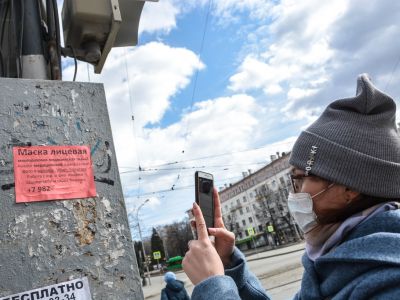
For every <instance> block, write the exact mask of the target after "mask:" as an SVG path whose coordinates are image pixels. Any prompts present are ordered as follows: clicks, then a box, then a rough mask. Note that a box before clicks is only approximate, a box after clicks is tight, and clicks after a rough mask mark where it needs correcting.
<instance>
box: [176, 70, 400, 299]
mask: <svg viewBox="0 0 400 300" xmlns="http://www.w3.org/2000/svg"><path fill="white" fill-rule="evenodd" d="M337 88H340V86H338V87H337ZM289 163H290V164H291V165H292V166H293V170H292V174H291V179H292V184H293V190H292V192H291V193H289V196H288V205H289V210H290V211H291V213H292V215H293V217H294V218H295V220H296V221H297V223H298V225H299V226H300V228H301V229H302V230H303V232H304V234H305V235H304V236H305V242H306V251H305V254H304V256H303V260H302V262H303V266H304V273H303V279H302V282H301V288H300V291H299V292H298V293H297V294H296V295H295V297H294V299H296V300H300V299H301V300H305V299H336V300H349V299H350V300H366V299H400V254H399V249H400V209H399V208H400V204H399V203H400V135H399V129H398V128H397V124H396V103H395V101H394V100H393V99H392V98H391V97H390V96H388V95H386V94H385V93H383V92H382V91H380V90H378V89H377V88H375V87H374V85H373V84H372V82H371V81H370V79H369V77H368V76H367V75H366V74H362V75H361V76H359V78H358V80H357V90H356V96H355V97H350V98H344V99H339V100H336V101H334V102H332V103H331V104H330V105H329V106H328V107H327V108H326V110H325V111H324V112H323V113H322V115H321V116H320V117H319V118H318V119H317V120H316V121H315V122H314V123H313V124H312V125H311V126H310V127H308V128H307V129H306V130H305V131H303V132H302V133H301V134H300V136H299V138H298V139H297V141H296V143H295V145H294V147H293V150H292V153H291V157H290V161H289ZM214 196H215V210H214V216H215V219H214V223H215V227H216V228H209V229H208V232H207V228H206V225H205V221H204V218H203V215H202V212H201V210H200V208H199V206H198V205H197V204H196V203H194V205H193V213H194V216H195V219H196V227H197V234H198V236H199V238H198V240H197V241H192V242H191V243H190V245H189V251H188V252H187V253H186V255H185V259H184V260H183V269H184V270H185V272H186V274H187V275H188V277H189V278H190V280H191V281H192V282H193V283H194V284H195V285H196V286H195V288H194V290H193V293H192V299H199V300H203V299H207V300H214V299H215V300H219V299H230V300H234V299H249V300H261V299H262V300H264V299H270V297H269V296H268V294H267V293H266V291H265V290H264V288H263V287H262V285H261V283H260V282H259V281H258V279H257V278H256V276H254V275H253V274H252V273H251V272H250V271H249V270H248V268H247V263H246V259H245V257H244V255H243V254H242V253H241V252H240V251H239V249H237V248H235V236H234V234H233V233H232V232H229V231H228V230H226V228H225V226H224V223H223V219H222V215H221V204H220V201H219V197H218V192H217V191H216V190H215V189H214ZM208 234H210V235H213V236H215V243H214V244H212V243H211V241H210V239H209V236H208Z"/></svg>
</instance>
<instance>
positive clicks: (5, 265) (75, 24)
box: [0, 0, 146, 300]
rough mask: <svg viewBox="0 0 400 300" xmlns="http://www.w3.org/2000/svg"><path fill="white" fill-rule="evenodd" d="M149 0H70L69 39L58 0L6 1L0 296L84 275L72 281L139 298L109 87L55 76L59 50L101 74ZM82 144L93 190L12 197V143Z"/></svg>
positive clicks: (1, 66) (1, 41)
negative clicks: (73, 195)
mask: <svg viewBox="0 0 400 300" xmlns="http://www.w3.org/2000/svg"><path fill="white" fill-rule="evenodd" d="M145 1H146V0H144V1H130V0H65V1H64V8H63V25H64V33H68V35H67V34H64V36H65V37H66V38H65V45H66V47H65V48H61V44H60V24H59V23H60V22H59V20H58V9H57V0H1V1H0V24H1V29H0V90H1V93H0V110H1V112H2V113H1V115H2V116H1V118H0V129H1V130H0V188H1V189H0V200H1V210H0V298H2V297H6V296H9V295H13V294H18V293H21V292H25V291H32V290H35V289H39V288H43V287H46V286H51V285H54V284H62V283H63V282H67V281H72V280H78V281H79V279H80V278H82V277H86V278H87V281H86V279H85V280H82V281H79V282H78V284H77V285H76V286H75V287H76V288H78V289H79V288H80V286H81V284H83V283H82V282H85V284H88V286H89V289H90V293H91V296H92V299H101V300H102V299H104V300H106V299H107V300H109V299H113V300H126V299H138V300H140V299H143V292H142V289H141V280H140V276H139V272H138V267H137V262H136V255H135V252H134V249H133V244H132V238H131V233H130V228H129V223H128V218H127V213H126V207H125V202H124V197H123V193H122V187H121V182H120V177H119V170H118V166H117V161H116V157H115V147H114V143H113V138H112V133H111V126H110V122H109V116H108V111H107V104H106V98H105V92H104V87H103V85H102V84H96V83H76V82H62V81H59V80H60V79H61V53H63V55H67V56H68V55H70V56H72V57H74V58H75V62H76V59H80V60H83V61H87V60H85V59H88V58H90V59H91V61H90V63H92V64H93V65H94V67H95V70H96V72H98V73H99V72H101V69H102V66H103V64H104V62H105V60H106V57H107V54H108V53H109V51H110V50H111V48H112V47H114V46H126V45H128V44H129V45H131V46H133V45H136V43H137V34H138V33H137V31H138V25H139V19H140V14H141V11H142V8H143V5H144V2H145ZM91 45H96V46H97V48H96V51H97V52H96V53H98V54H99V55H100V56H99V57H95V59H94V56H93V55H91V53H90V51H89V50H90V49H91V48H90V47H91ZM88 49H89V50H88ZM88 51H89V52H88ZM1 77H2V78H1ZM21 78H25V79H24V80H21ZM27 78H29V79H27ZM46 79H54V81H49V80H46ZM56 80H57V81H56ZM81 145H87V146H89V149H90V158H91V162H92V166H91V167H92V169H93V174H94V181H95V187H96V193H97V195H95V196H94V197H89V198H78V199H69V198H68V197H66V198H65V199H68V200H54V199H49V200H52V201H46V202H29V203H16V188H17V186H18V184H17V186H16V180H15V178H14V173H15V165H14V161H13V148H14V147H16V146H23V147H28V148H27V149H29V147H30V146H81ZM33 167H34V168H36V167H35V166H34V165H33ZM49 168H51V167H49ZM61 169H62V168H61ZM57 172H59V174H61V175H65V174H63V172H64V171H57ZM57 176H58V174H57ZM90 180H93V178H90ZM70 186H73V184H70ZM66 188H68V186H66ZM86 282H87V283H86ZM69 287H71V286H70V285H69ZM73 287H74V286H73V285H72V288H73ZM59 292H60V291H59ZM36 293H37V294H36ZM60 293H61V292H60ZM28 294H29V293H28ZM30 295H33V296H32V297H33V298H35V297H36V298H37V299H39V298H45V296H46V295H47V296H53V295H55V294H53V290H51V294H50V292H49V290H42V291H41V292H40V294H39V292H33V294H30ZM35 295H36V296H35ZM19 297H20V296H13V297H12V299H14V298H15V299H17V298H18V299H19ZM74 297H75V296H74ZM22 298H26V296H25V297H21V299H22ZM33 298H32V299H33ZM36 298H35V299H36ZM55 298H60V299H61V297H55ZM55 298H54V299H55ZM46 299H47V298H46ZM50 299H51V298H50ZM63 299H64V298H63ZM68 299H70V298H69V296H68ZM71 299H72V298H71ZM74 299H75V298H74ZM80 299H83V298H79V300H80ZM77 300H78V299H77ZM84 300H87V298H86V297H85V299H84Z"/></svg>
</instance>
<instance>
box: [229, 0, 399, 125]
mask: <svg viewBox="0 0 400 300" xmlns="http://www.w3.org/2000/svg"><path fill="white" fill-rule="evenodd" d="M399 7H400V5H399V3H397V2H396V3H394V2H390V1H383V2H382V1H371V2H369V3H368V4H366V3H364V2H361V1H353V2H349V1H344V0H341V1H331V2H321V1H317V0H307V1H302V2H301V4H300V3H299V2H298V1H293V0H284V1H281V2H280V3H278V4H277V5H275V6H274V7H273V8H272V9H271V10H270V12H269V17H270V19H269V21H270V22H271V23H270V24H269V25H267V27H268V34H269V35H270V39H269V40H268V41H267V42H269V43H268V44H264V47H265V48H264V51H261V52H260V51H259V53H260V54H258V52H250V53H248V55H247V56H246V57H245V59H244V60H243V62H242V63H241V64H240V66H239V68H238V71H237V73H236V74H234V75H232V76H231V78H230V86H229V87H230V89H231V90H233V91H240V92H253V91H257V90H260V91H263V92H264V93H265V94H267V95H277V94H279V96H280V99H281V101H282V100H283V99H284V100H285V102H286V103H285V105H284V107H283V109H282V112H284V113H285V115H286V118H287V119H288V118H291V119H293V118H295V119H300V118H305V119H306V121H307V120H309V119H312V118H314V117H315V114H316V113H318V112H320V111H321V107H323V106H325V105H326V104H327V103H328V102H330V101H332V100H334V99H336V98H340V97H344V96H351V95H352V94H353V93H354V89H355V79H356V76H357V74H359V73H362V72H370V73H372V75H375V77H377V78H379V79H380V80H381V81H384V80H383V78H384V77H388V76H385V73H384V72H386V74H388V73H390V72H391V71H392V69H393V64H394V61H395V60H396V59H397V57H398V53H399V51H400V46H395V48H396V49H397V50H396V51H397V55H396V54H394V52H393V43H392V41H393V39H395V36H396V35H399V34H400V27H399V26H398V25H397V22H396V21H395V20H397V19H398V17H400V14H399ZM360 8H361V9H360ZM371 20H381V21H380V22H371ZM264 27H265V25H264V26H263V28H264ZM254 34H255V33H254ZM254 34H253V35H254ZM257 35H258V36H259V38H258V39H257V38H255V37H254V36H251V40H250V42H251V41H254V42H255V43H258V47H260V42H259V41H260V40H261V39H262V37H263V35H265V30H262V31H261V32H260V34H257ZM272 40H273V42H271V41H272ZM376 45H381V46H380V47H377V46H376ZM246 48H247V49H250V50H252V47H249V46H246ZM258 49H259V48H258ZM395 77H396V76H395ZM386 82H387V80H386ZM376 83H377V84H378V86H379V84H380V82H379V81H378V82H376ZM382 88H384V87H382ZM396 89H397V88H396ZM397 90H398V89H397ZM282 92H284V93H286V95H285V96H284V95H283V94H282ZM349 93H350V94H349ZM271 100H272V99H271Z"/></svg>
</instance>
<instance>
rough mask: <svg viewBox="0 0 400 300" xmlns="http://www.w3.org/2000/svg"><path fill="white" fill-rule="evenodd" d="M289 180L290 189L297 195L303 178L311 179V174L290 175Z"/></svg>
mask: <svg viewBox="0 0 400 300" xmlns="http://www.w3.org/2000/svg"><path fill="white" fill-rule="evenodd" d="M289 176H290V180H291V183H292V189H293V192H294V193H299V192H300V191H301V188H302V187H303V182H304V178H305V177H311V176H313V175H311V174H308V175H306V174H290V175H289Z"/></svg>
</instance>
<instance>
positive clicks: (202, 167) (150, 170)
mask: <svg viewBox="0 0 400 300" xmlns="http://www.w3.org/2000/svg"><path fill="white" fill-rule="evenodd" d="M262 164H266V162H265V161H262V162H254V163H242V164H229V165H219V166H205V165H204V166H191V167H179V168H166V169H145V168H143V169H142V170H141V171H139V170H130V171H123V172H120V173H119V174H121V175H123V174H128V173H136V172H154V171H157V172H158V171H173V170H186V171H190V170H193V169H204V168H210V169H212V168H225V169H223V170H228V169H229V168H226V167H234V166H254V165H262Z"/></svg>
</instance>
